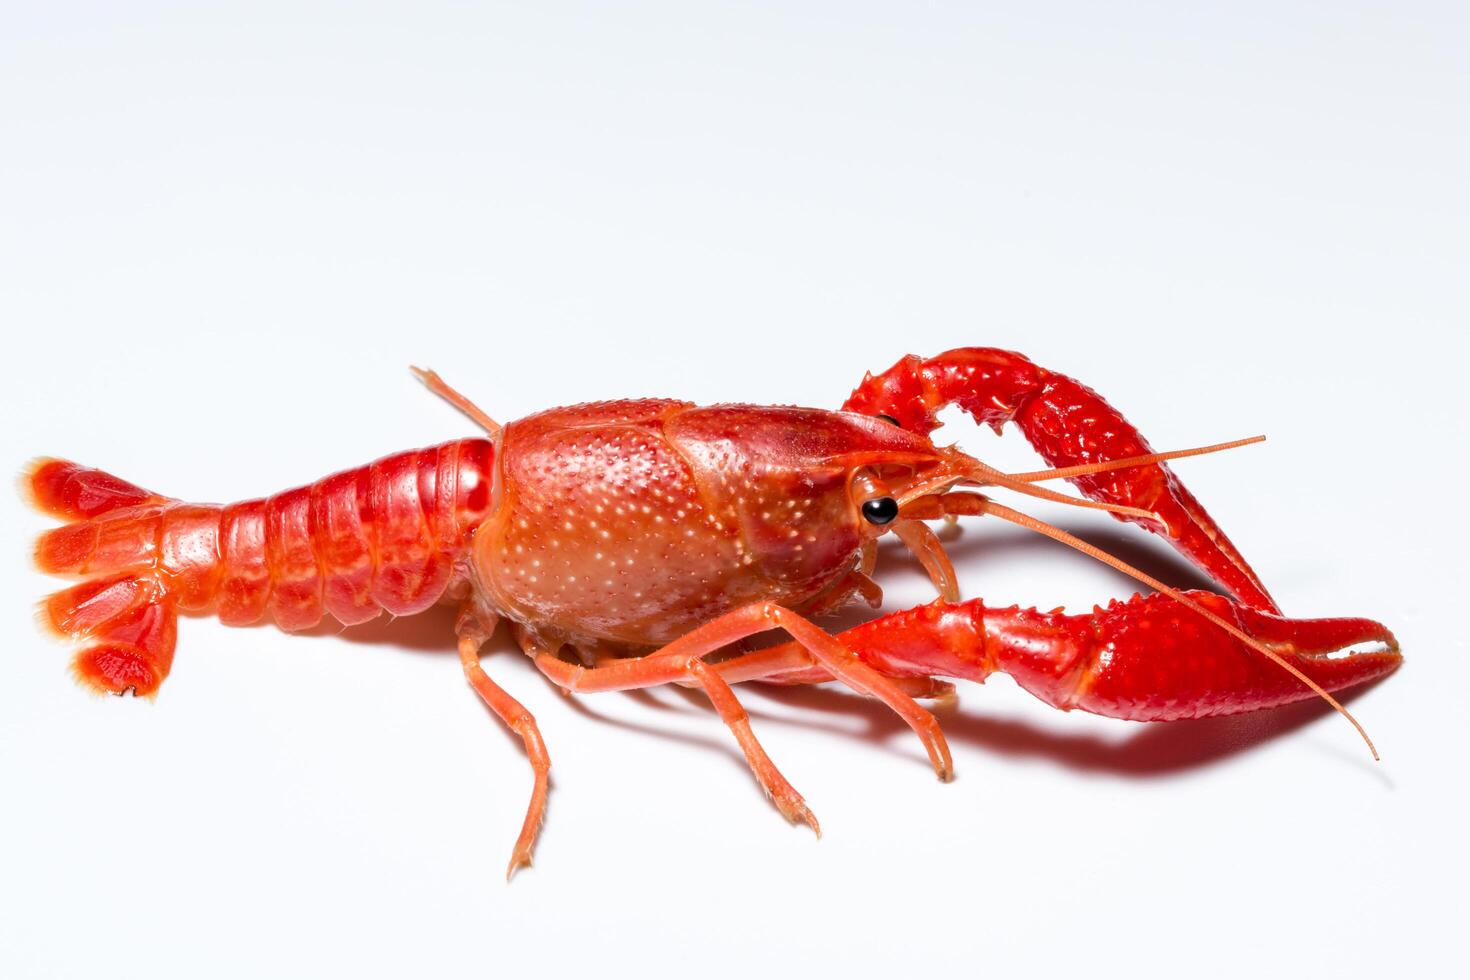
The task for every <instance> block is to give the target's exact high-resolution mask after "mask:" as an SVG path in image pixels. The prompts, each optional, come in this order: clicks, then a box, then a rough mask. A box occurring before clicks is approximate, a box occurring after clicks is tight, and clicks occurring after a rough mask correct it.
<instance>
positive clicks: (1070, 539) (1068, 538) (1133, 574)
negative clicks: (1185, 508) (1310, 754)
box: [945, 493, 1379, 762]
mask: <svg viewBox="0 0 1470 980" xmlns="http://www.w3.org/2000/svg"><path fill="white" fill-rule="evenodd" d="M956 497H959V498H967V500H968V501H969V502H972V503H973V504H974V505H976V512H977V513H980V514H992V515H994V516H996V517H999V518H1000V519H1001V520H1003V521H1009V522H1010V523H1012V524H1018V525H1020V526H1021V527H1024V528H1028V529H1030V530H1032V531H1036V532H1038V533H1040V534H1044V535H1046V536H1047V537H1049V538H1051V539H1052V540H1054V541H1060V542H1061V543H1062V544H1065V545H1067V546H1069V547H1072V548H1075V549H1077V550H1078V551H1080V552H1082V553H1083V554H1084V555H1088V556H1090V557H1092V558H1096V559H1097V560H1098V561H1100V562H1102V563H1103V564H1104V565H1107V566H1108V567H1110V568H1114V569H1116V570H1118V571H1120V572H1122V573H1123V574H1124V575H1127V576H1129V577H1130V578H1133V579H1136V580H1137V581H1139V582H1142V583H1143V584H1144V585H1147V586H1148V587H1149V588H1151V589H1154V590H1156V591H1158V592H1161V593H1163V594H1164V595H1166V596H1168V597H1169V598H1171V599H1173V600H1174V601H1175V602H1178V603H1179V604H1180V605H1182V606H1186V607H1188V608H1189V609H1191V610H1193V611H1194V612H1196V613H1198V614H1199V615H1200V616H1203V617H1204V618H1205V619H1207V620H1209V621H1210V622H1211V623H1214V624H1215V625H1216V626H1218V627H1220V629H1222V630H1224V631H1225V632H1227V633H1229V634H1230V635H1231V636H1233V637H1235V638H1236V639H1237V640H1239V641H1240V642H1242V643H1244V644H1245V645H1246V646H1248V647H1250V648H1251V649H1252V650H1255V651H1257V652H1258V653H1260V654H1262V655H1264V656H1265V657H1266V658H1267V659H1269V660H1271V661H1272V662H1274V663H1275V664H1276V665H1277V666H1279V667H1280V668H1281V669H1282V670H1285V671H1286V672H1287V673H1289V674H1291V675H1292V676H1293V677H1295V678H1296V679H1297V680H1299V681H1301V682H1302V683H1303V684H1305V685H1306V686H1307V687H1308V688H1309V689H1310V690H1311V691H1312V692H1313V693H1314V694H1316V695H1317V696H1318V697H1320V698H1321V699H1322V700H1324V701H1326V702H1327V703H1328V704H1330V705H1332V707H1333V709H1334V710H1336V711H1337V713H1338V714H1340V715H1342V716H1343V717H1344V718H1346V719H1347V720H1348V722H1349V723H1350V724H1351V725H1352V726H1353V727H1354V728H1356V729H1357V730H1358V734H1359V735H1360V736H1362V739H1363V741H1364V742H1365V743H1366V744H1367V746H1368V751H1369V752H1371V753H1372V754H1373V761H1375V762H1377V761H1379V756H1378V749H1377V747H1376V746H1374V744H1373V740H1372V739H1371V738H1369V737H1368V732H1367V730H1366V729H1364V728H1363V726H1362V725H1361V724H1360V723H1359V722H1358V719H1356V718H1354V717H1353V715H1352V712H1350V711H1348V710H1347V708H1344V707H1343V706H1342V704H1341V703H1340V702H1338V700H1337V699H1336V698H1334V697H1333V696H1332V695H1331V694H1329V693H1327V690H1326V689H1325V688H1323V687H1322V685H1320V684H1318V683H1317V682H1316V681H1314V680H1312V679H1311V678H1310V677H1308V676H1307V675H1306V674H1304V673H1302V672H1301V671H1300V670H1298V669H1297V668H1296V667H1294V666H1293V665H1292V664H1290V663H1288V662H1287V661H1286V660H1285V659H1284V658H1282V657H1281V655H1280V654H1278V653H1276V652H1275V651H1274V650H1272V649H1271V648H1270V647H1268V646H1266V645H1265V644H1264V643H1262V642H1261V641H1260V640H1257V639H1256V638H1255V637H1253V636H1251V635H1250V634H1249V633H1246V632H1245V631H1244V630H1241V629H1239V628H1238V627H1236V626H1232V625H1231V624H1230V623H1227V622H1226V621H1225V620H1224V619H1222V618H1221V617H1219V616H1217V615H1216V614H1214V613H1213V612H1211V611H1210V610H1208V609H1206V608H1205V607H1204V606H1202V605H1200V604H1199V603H1197V602H1195V601H1194V600H1193V599H1191V598H1189V597H1188V596H1186V595H1184V594H1183V593H1182V592H1180V591H1179V590H1178V589H1174V588H1171V587H1169V586H1167V585H1165V584H1164V583H1163V582H1160V581H1159V580H1158V579H1156V578H1154V577H1153V576H1152V575H1149V574H1148V573H1147V572H1144V571H1142V570H1141V569H1138V568H1134V567H1133V566H1132V565H1130V564H1128V563H1127V562H1125V561H1123V559H1121V558H1118V557H1116V556H1114V555H1110V554H1108V553H1107V552H1106V551H1103V550H1102V549H1101V548H1099V547H1097V546H1096V545H1092V544H1088V543H1087V542H1086V541H1083V540H1082V539H1081V538H1079V537H1077V536H1076V535H1074V534H1069V533H1068V532H1066V531H1063V530H1062V529H1061V528H1059V527H1055V526H1053V525H1051V524H1048V523H1046V522H1045V521H1042V520H1038V519H1037V518H1034V517H1031V516H1030V515H1028V514H1023V513H1021V512H1020V511H1018V510H1013V509H1011V508H1010V507H1007V506H1006V505H1005V504H1000V503H996V502H995V501H994V500H991V499H990V498H989V497H986V496H984V495H982V494H970V493H955V494H946V495H945V498H946V500H947V501H948V500H953V499H954V498H956ZM956 502H957V501H956ZM967 512H968V511H967Z"/></svg>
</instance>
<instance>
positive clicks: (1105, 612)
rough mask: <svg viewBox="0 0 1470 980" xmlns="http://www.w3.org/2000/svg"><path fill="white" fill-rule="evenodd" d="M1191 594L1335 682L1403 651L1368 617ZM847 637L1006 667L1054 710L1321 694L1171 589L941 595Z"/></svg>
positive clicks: (929, 671)
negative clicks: (991, 602) (1038, 602)
mask: <svg viewBox="0 0 1470 980" xmlns="http://www.w3.org/2000/svg"><path fill="white" fill-rule="evenodd" d="M1185 594H1186V595H1188V596H1189V597H1190V598H1191V599H1193V600H1194V601H1195V602H1198V603H1200V604H1201V605H1204V606H1206V607H1207V608H1209V609H1210V610H1211V611H1212V612H1214V613H1216V614H1217V615H1220V616H1223V617H1225V618H1226V619H1230V620H1233V621H1235V622H1236V624H1237V625H1239V627H1240V628H1241V629H1242V630H1243V631H1245V632H1246V633H1248V634H1249V635H1251V636H1252V637H1254V638H1256V639H1257V640H1260V641H1262V642H1263V643H1265V644H1267V645H1268V646H1270V647H1271V648H1272V649H1273V651H1274V652H1276V653H1277V654H1279V655H1280V656H1281V657H1283V658H1284V659H1286V660H1287V661H1288V662H1289V663H1291V664H1292V665H1293V666H1295V667H1296V668H1297V669H1299V670H1301V671H1302V672H1303V673H1305V674H1306V675H1307V676H1308V677H1310V678H1312V680H1314V681H1316V682H1317V683H1318V684H1321V685H1322V687H1324V688H1325V689H1327V690H1328V691H1338V690H1341V689H1343V688H1346V687H1352V686H1354V685H1356V684H1362V683H1365V682H1368V681H1373V680H1377V679H1378V678H1380V677H1383V676H1385V675H1386V674H1389V673H1391V672H1392V671H1393V670H1394V668H1396V667H1397V666H1398V665H1399V663H1400V661H1401V660H1402V657H1401V656H1400V654H1399V651H1398V644H1397V642H1396V641H1395V640H1394V637H1393V634H1392V633H1390V632H1389V631H1388V629H1387V628H1385V627H1384V626H1382V625H1381V624H1379V623H1375V622H1373V621H1372V620H1370V619H1287V618H1285V617H1282V616H1277V615H1274V614H1271V613H1263V612H1259V611H1257V610H1253V609H1250V608H1249V607H1246V606H1244V605H1242V604H1241V603H1239V602H1234V601H1231V600H1229V599H1225V598H1223V597H1221V596H1217V595H1213V594H1211V593H1208V592H1188V593H1185ZM840 638H841V639H842V641H843V642H844V643H846V644H847V645H848V646H849V647H850V648H851V649H852V650H853V651H854V652H856V653H857V654H858V655H859V656H860V657H862V658H863V659H864V660H865V661H867V662H868V663H870V664H871V665H872V666H874V667H876V668H877V669H878V670H881V671H883V672H885V673H890V674H892V675H895V676H900V677H902V676H929V677H932V676H941V677H954V678H961V679H964V680H972V681H983V680H984V679H985V678H986V677H987V676H988V675H989V674H991V673H993V672H995V671H1000V672H1002V673H1006V674H1009V675H1010V676H1011V677H1012V678H1014V679H1015V681H1016V683H1017V684H1019V685H1020V686H1021V687H1023V688H1025V689H1026V690H1027V691H1029V692H1030V693H1031V694H1033V695H1035V696H1036V697H1038V698H1040V699H1041V700H1042V701H1045V702H1046V703H1047V704H1050V705H1052V706H1054V707H1057V708H1061V709H1063V710H1071V709H1072V708H1080V709H1082V710H1083V711H1087V712H1090V713H1092V714H1098V715H1106V716H1108V717H1111V718H1124V719H1128V720H1131V721H1171V720H1174V719H1179V718H1204V717H1209V716H1211V715H1229V714H1236V713H1239V712H1243V711H1255V710H1257V709H1261V708H1271V707H1276V706H1278V705H1283V704H1289V703H1291V702H1293V701H1302V700H1306V699H1309V698H1312V697H1314V696H1315V695H1314V694H1313V693H1312V691H1311V690H1309V689H1308V688H1306V687H1305V686H1303V685H1302V684H1301V683H1300V682H1298V681H1297V680H1296V679H1295V678H1293V677H1292V676H1291V675H1290V674H1288V673H1286V672H1285V671H1283V670H1282V669H1281V668H1280V667H1279V666H1277V665H1276V664H1274V663H1272V662H1270V661H1269V660H1267V659H1265V658H1264V657H1262V656H1261V655H1260V654H1259V653H1257V652H1256V651H1255V650H1252V649H1251V648H1250V647H1248V646H1246V645H1245V644H1244V643H1241V642H1240V641H1239V640H1237V639H1236V638H1234V637H1232V636H1231V635H1230V634H1228V633H1225V632H1224V631H1222V630H1220V629H1218V628H1217V627H1216V626H1215V625H1214V624H1212V623H1210V622H1209V621H1207V620H1205V619H1204V618H1203V617H1201V616H1200V615H1199V614H1198V613H1196V612H1194V611H1193V610H1191V609H1189V608H1188V607H1186V606H1183V605H1181V604H1179V603H1178V602H1176V601H1175V600H1173V599H1171V598H1169V597H1168V596H1163V595H1149V596H1134V597H1133V598H1132V599H1129V600H1128V601H1126V602H1119V601H1114V602H1110V603H1109V604H1108V605H1107V606H1106V607H1098V608H1095V609H1093V611H1092V612H1090V613H1081V614H1075V615H1069V614H1067V613H1064V612H1061V611H1054V612H1038V611H1037V610H1035V609H1022V608H1020V607H1019V606H1008V607H1004V608H997V607H993V606H987V605H985V603H984V602H983V601H981V600H979V599H972V600H970V601H968V602H959V603H947V602H935V603H931V604H930V605H927V606H920V607H918V608H916V609H909V610H905V611H903V612H898V613H894V614H892V615H889V616H884V617H883V618H881V619H876V620H873V621H872V622H869V623H864V624H863V625H862V626H858V627H855V628H854V629H850V630H848V631H846V632H845V633H842V634H841V635H840ZM1356 647H1369V649H1362V650H1354V649H1353V648H1356Z"/></svg>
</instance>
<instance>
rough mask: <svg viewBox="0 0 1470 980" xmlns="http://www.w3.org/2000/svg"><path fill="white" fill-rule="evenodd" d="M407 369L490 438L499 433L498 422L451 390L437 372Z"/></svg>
mask: <svg viewBox="0 0 1470 980" xmlns="http://www.w3.org/2000/svg"><path fill="white" fill-rule="evenodd" d="M408 369H409V370H410V371H412V372H413V374H414V377H416V378H418V379H419V380H420V381H422V382H423V383H424V386H425V387H426V388H428V389H429V390H430V391H432V392H433V393H434V394H436V395H438V396H439V397H440V398H442V399H444V400H445V401H447V402H448V403H449V404H451V405H453V406H454V407H455V408H457V409H459V410H460V411H461V412H463V413H464V414H465V415H466V416H467V417H468V418H469V420H470V421H471V422H474V423H475V424H476V425H478V426H479V427H480V428H482V429H484V430H485V431H486V432H488V433H490V434H491V435H492V436H493V435H495V434H497V433H498V432H499V431H500V428H501V426H500V423H499V422H497V421H495V420H494V419H492V418H491V417H490V416H489V415H487V414H485V412H484V410H483V409H481V408H480V407H479V406H478V405H476V404H475V403H474V402H472V401H470V400H469V399H468V398H466V397H465V396H464V395H461V394H460V393H459V392H457V391H455V390H454V389H453V388H451V387H450V386H449V384H448V383H447V382H446V381H445V380H444V379H443V378H441V377H439V373H438V372H437V371H431V370H429V369H428V368H421V367H414V366H413V365H412V364H410V365H409V366H408Z"/></svg>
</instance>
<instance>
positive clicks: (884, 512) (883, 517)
mask: <svg viewBox="0 0 1470 980" xmlns="http://www.w3.org/2000/svg"><path fill="white" fill-rule="evenodd" d="M897 516H898V501H897V500H894V499H893V498H892V497H874V498H873V499H872V500H864V501H863V520H865V521H867V522H868V523H869V524H879V525H882V524H887V523H889V522H891V521H892V520H893V519H894V518H895V517H897Z"/></svg>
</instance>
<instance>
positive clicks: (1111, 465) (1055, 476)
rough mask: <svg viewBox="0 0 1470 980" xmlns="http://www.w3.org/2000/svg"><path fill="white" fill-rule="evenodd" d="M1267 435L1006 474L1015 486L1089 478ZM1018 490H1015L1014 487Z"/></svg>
mask: <svg viewBox="0 0 1470 980" xmlns="http://www.w3.org/2000/svg"><path fill="white" fill-rule="evenodd" d="M1265 441H1266V437H1265V436H1251V437H1250V438H1249V439H1235V440H1233V441H1231V442H1217V443H1215V444H1214V445H1213V446H1196V447H1195V448H1193V449H1174V450H1171V451H1169V452H1167V453H1149V454H1147V455H1145V456H1128V457H1126V458H1124V459H1107V460H1102V461H1101V462H1097V463H1082V464H1081V465H1078V466H1062V467H1059V468H1057V469H1050V470H1032V471H1031V472H1029V473H1006V474H1003V475H1004V476H1005V478H1006V479H1007V480H1010V481H1012V482H1014V483H1035V482H1037V481H1038V480H1062V479H1071V478H1072V477H1074V476H1088V475H1090V474H1092V473H1106V472H1108V471H1109V470H1122V469H1127V468H1128V467H1130V466H1148V465H1150V464H1153V463H1163V462H1167V461H1168V460H1171V459H1184V458H1186V457H1188V456H1205V455H1208V454H1209V453H1219V452H1224V451H1225V450H1227V449H1239V448H1240V447H1241V446H1253V445H1255V444H1256V443H1258V442H1265ZM999 485H1000V486H1007V484H1003V483H1002V484H999ZM1011 489H1013V490H1014V489H1015V487H1011Z"/></svg>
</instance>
